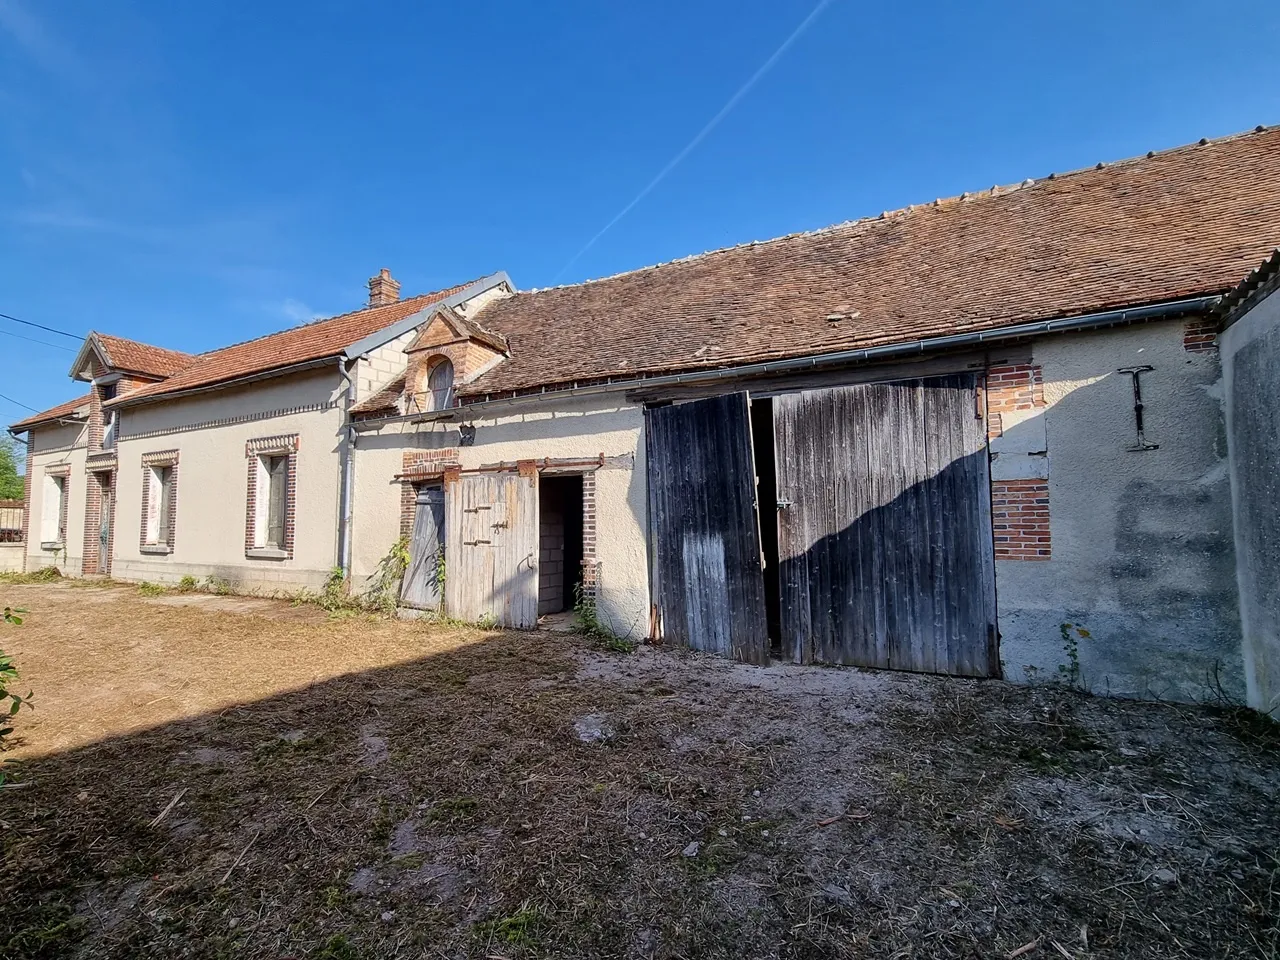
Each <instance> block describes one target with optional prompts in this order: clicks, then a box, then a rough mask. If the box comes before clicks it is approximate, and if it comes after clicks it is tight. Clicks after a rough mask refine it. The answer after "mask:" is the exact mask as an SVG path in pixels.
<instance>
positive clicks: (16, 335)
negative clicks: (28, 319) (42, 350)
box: [0, 330, 75, 353]
mask: <svg viewBox="0 0 1280 960" xmlns="http://www.w3.org/2000/svg"><path fill="white" fill-rule="evenodd" d="M0 333H3V334H4V335H5V336H6V337H13V338H14V339H15V340H25V341H27V343H41V344H44V345H45V346H46V347H53V349H55V350H65V351H67V353H75V350H74V349H72V348H71V347H64V346H63V345H62V344H60V343H50V342H49V341H48V340H37V339H36V338H35V337H24V336H23V335H22V334H20V333H11V332H10V331H8V330H0Z"/></svg>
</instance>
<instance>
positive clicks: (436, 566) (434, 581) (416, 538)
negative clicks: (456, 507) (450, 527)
mask: <svg viewBox="0 0 1280 960" xmlns="http://www.w3.org/2000/svg"><path fill="white" fill-rule="evenodd" d="M444 529H445V523H444V489H443V488H442V487H438V486H435V485H425V486H421V487H419V488H418V493H417V502H416V504H415V513H414V518H413V534H412V536H411V537H410V538H409V566H408V567H407V568H406V569H405V572H404V580H403V582H402V583H401V586H400V602H401V603H403V604H404V605H405V606H406V607H416V608H417V609H419V610H438V609H439V608H440V600H441V599H442V598H441V596H440V572H441V564H442V563H443V562H444Z"/></svg>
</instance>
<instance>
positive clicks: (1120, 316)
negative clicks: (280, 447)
mask: <svg viewBox="0 0 1280 960" xmlns="http://www.w3.org/2000/svg"><path fill="white" fill-rule="evenodd" d="M1220 299H1221V297H1220V296H1218V295H1217V294H1214V295H1212V296H1204V297H1191V298H1189V299H1186V300H1173V301H1168V302H1166V303H1157V304H1151V305H1149V306H1145V307H1126V308H1124V309H1120V310H1106V311H1103V312H1101V313H1090V314H1085V315H1083V316H1079V317H1064V318H1062V319H1058V320H1038V321H1036V322H1034V323H1021V324H1016V325H1014V326H1011V327H996V328H994V329H991V330H980V331H975V332H973V333H957V334H952V335H950V336H946V337H928V338H925V339H921V340H912V341H909V342H906V343H891V344H885V345H883V346H879V347H864V348H862V349H860V350H840V351H837V352H835V353H820V354H814V355H811V356H807V357H791V358H789V359H785V360H768V361H765V362H763V363H753V364H747V365H745V366H740V367H723V368H721V369H718V370H701V371H696V372H692V373H673V374H666V375H663V376H657V377H639V378H636V377H632V378H631V379H628V380H618V381H606V382H605V383H598V384H592V385H590V386H585V387H566V388H562V389H556V388H551V389H548V388H545V387H544V388H543V389H542V390H541V391H539V392H537V393H526V394H520V395H518V396H514V397H502V398H499V399H496V400H490V399H485V400H475V401H472V402H471V403H465V404H463V405H462V406H460V407H451V408H449V409H447V410H440V411H437V412H433V413H414V414H405V415H402V416H394V417H379V418H370V419H368V420H359V421H356V428H357V429H359V428H360V427H361V426H364V425H368V426H370V427H373V426H381V425H383V424H389V423H405V422H409V423H428V422H433V421H439V420H442V421H451V420H469V419H473V418H472V417H471V416H469V415H468V414H469V411H472V410H487V409H489V408H490V407H495V406H504V405H509V404H513V403H525V402H531V401H536V400H544V399H557V398H564V397H581V396H589V395H592V394H600V393H616V392H621V391H627V390H639V389H649V388H653V387H670V386H677V385H679V386H683V385H687V384H699V383H714V382H716V381H718V380H729V379H735V378H739V377H752V376H760V375H762V374H770V373H789V372H794V371H798V370H814V369H818V368H821V367H828V366H840V365H843V364H849V363H859V362H868V361H875V360H883V359H889V358H894V357H903V356H913V355H920V354H925V353H929V352H932V351H935V350H945V349H947V348H950V347H962V346H973V345H975V344H983V343H996V342H999V341H1003V340H1014V339H1018V338H1021V337H1028V336H1036V335H1042V334H1046V333H1063V332H1069V331H1078V330H1090V329H1094V328H1097V327H1106V326H1114V325H1116V324H1121V323H1136V322H1141V321H1144V320H1159V319H1163V318H1166V317H1171V316H1178V315H1181V314H1185V313H1193V312H1195V311H1197V310H1204V309H1207V308H1208V307H1211V306H1213V305H1214V304H1216V303H1217V302H1218V301H1219V300H1220ZM480 415H483V414H480Z"/></svg>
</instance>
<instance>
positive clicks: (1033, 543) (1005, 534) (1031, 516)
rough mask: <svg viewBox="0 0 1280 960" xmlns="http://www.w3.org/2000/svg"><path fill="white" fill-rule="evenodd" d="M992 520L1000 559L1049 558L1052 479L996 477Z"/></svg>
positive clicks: (993, 483)
mask: <svg viewBox="0 0 1280 960" xmlns="http://www.w3.org/2000/svg"><path fill="white" fill-rule="evenodd" d="M991 522H992V528H993V531H994V534H995V547H996V550H995V553H996V559H997V560H1048V559H1050V555H1051V554H1050V539H1049V481H1047V480H993V481H992V482H991Z"/></svg>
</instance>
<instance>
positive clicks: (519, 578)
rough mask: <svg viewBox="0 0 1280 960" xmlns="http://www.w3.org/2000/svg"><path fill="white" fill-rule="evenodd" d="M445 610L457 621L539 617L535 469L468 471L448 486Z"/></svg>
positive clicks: (527, 623) (525, 624) (509, 623)
mask: <svg viewBox="0 0 1280 960" xmlns="http://www.w3.org/2000/svg"><path fill="white" fill-rule="evenodd" d="M445 514H446V520H445V543H446V557H447V558H448V559H447V561H446V564H445V609H447V610H448V611H449V613H450V614H451V615H452V616H455V617H457V618H458V619H460V620H482V619H491V620H492V621H493V622H494V623H495V624H497V625H498V626H504V627H516V628H519V629H531V628H533V626H534V625H535V624H536V623H537V621H538V475H537V472H536V471H534V472H531V473H528V474H525V473H519V474H516V473H481V474H467V475H465V476H462V477H459V478H458V479H457V480H454V481H451V482H449V483H448V484H446V486H445Z"/></svg>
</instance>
